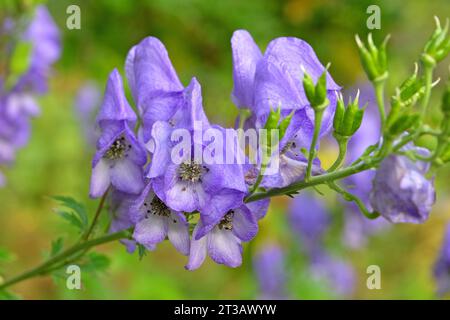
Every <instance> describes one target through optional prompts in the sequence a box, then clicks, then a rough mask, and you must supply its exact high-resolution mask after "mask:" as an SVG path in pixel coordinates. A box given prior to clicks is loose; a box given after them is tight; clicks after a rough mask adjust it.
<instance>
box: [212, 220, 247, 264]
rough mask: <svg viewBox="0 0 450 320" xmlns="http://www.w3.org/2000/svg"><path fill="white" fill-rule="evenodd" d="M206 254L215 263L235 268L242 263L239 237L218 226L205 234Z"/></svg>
mask: <svg viewBox="0 0 450 320" xmlns="http://www.w3.org/2000/svg"><path fill="white" fill-rule="evenodd" d="M206 239H207V246H208V254H209V256H210V257H211V259H213V260H214V261H215V262H216V263H219V264H224V265H226V266H229V267H232V268H236V267H238V266H240V265H241V264H242V247H241V243H240V241H239V239H238V238H237V237H236V236H235V235H234V234H233V232H232V231H230V230H225V229H222V230H220V229H219V228H218V227H216V228H214V229H212V230H211V231H210V232H209V233H208V235H207V236H206Z"/></svg>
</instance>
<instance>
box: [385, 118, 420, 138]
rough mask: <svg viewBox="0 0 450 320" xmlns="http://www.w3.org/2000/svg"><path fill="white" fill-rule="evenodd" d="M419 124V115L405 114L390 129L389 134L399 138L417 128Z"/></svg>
mask: <svg viewBox="0 0 450 320" xmlns="http://www.w3.org/2000/svg"><path fill="white" fill-rule="evenodd" d="M419 122H420V116H419V115H418V114H403V115H401V116H399V117H398V118H397V119H396V120H395V121H394V123H393V124H392V125H391V126H390V127H389V133H390V134H391V135H393V136H397V135H399V134H401V133H403V132H405V131H407V130H411V129H414V128H416V127H417V125H418V124H419Z"/></svg>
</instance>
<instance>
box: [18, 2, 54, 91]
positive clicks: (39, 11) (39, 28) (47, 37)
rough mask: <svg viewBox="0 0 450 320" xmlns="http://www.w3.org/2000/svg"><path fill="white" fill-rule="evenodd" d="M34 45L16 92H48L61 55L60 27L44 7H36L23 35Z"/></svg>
mask: <svg viewBox="0 0 450 320" xmlns="http://www.w3.org/2000/svg"><path fill="white" fill-rule="evenodd" d="M23 39H24V40H25V41H28V42H30V43H31V44H32V51H31V57H30V66H29V69H28V71H27V72H26V73H25V74H24V75H23V76H22V77H21V78H20V79H19V82H18V84H17V85H16V87H15V89H14V90H19V91H22V90H23V89H25V88H28V87H30V88H31V89H32V90H33V91H35V92H36V93H40V94H42V93H45V92H46V91H47V80H48V76H49V75H50V72H51V69H50V68H51V65H52V64H53V63H54V62H55V61H56V60H58V58H59V56H60V54H61V40H60V34H59V29H58V26H57V25H56V23H55V21H54V20H53V18H52V16H51V15H50V13H49V12H48V10H47V8H46V7H45V6H43V5H40V6H37V7H36V12H35V15H34V18H33V20H32V21H31V23H30V25H29V26H28V28H27V30H26V31H25V33H24V35H23Z"/></svg>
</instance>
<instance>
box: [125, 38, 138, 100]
mask: <svg viewBox="0 0 450 320" xmlns="http://www.w3.org/2000/svg"><path fill="white" fill-rule="evenodd" d="M136 47H137V46H133V47H132V48H131V49H130V51H128V54H127V57H126V59H125V75H126V77H127V80H128V86H129V87H130V90H131V94H132V95H133V99H134V101H137V98H138V97H137V91H136V76H135V72H134V59H135V56H136Z"/></svg>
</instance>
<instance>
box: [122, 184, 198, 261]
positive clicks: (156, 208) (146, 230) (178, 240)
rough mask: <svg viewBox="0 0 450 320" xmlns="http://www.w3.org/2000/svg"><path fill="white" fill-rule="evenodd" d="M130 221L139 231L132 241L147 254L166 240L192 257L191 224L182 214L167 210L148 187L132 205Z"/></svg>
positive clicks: (135, 230) (150, 186)
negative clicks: (190, 246)
mask: <svg viewBox="0 0 450 320" xmlns="http://www.w3.org/2000/svg"><path fill="white" fill-rule="evenodd" d="M130 215H131V220H132V221H133V223H134V224H136V227H135V229H134V234H133V238H134V239H135V240H136V242H138V243H140V244H142V245H144V246H145V248H146V249H148V250H154V249H155V247H156V245H157V244H158V243H160V242H162V241H163V240H164V239H165V238H166V237H168V238H169V240H170V242H172V244H173V245H174V246H175V248H176V249H177V250H178V251H179V252H180V253H182V254H184V255H188V254H189V245H190V239H189V224H188V222H187V221H186V217H185V216H184V215H183V214H182V213H181V212H177V211H174V210H172V209H170V208H169V207H167V205H166V204H165V203H164V202H162V201H161V199H159V198H158V197H157V196H156V195H155V193H154V192H153V191H152V184H151V183H148V184H147V186H146V187H145V188H144V190H143V191H142V193H141V195H140V196H139V197H138V198H137V200H136V201H134V203H133V204H132V205H131V208H130Z"/></svg>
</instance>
